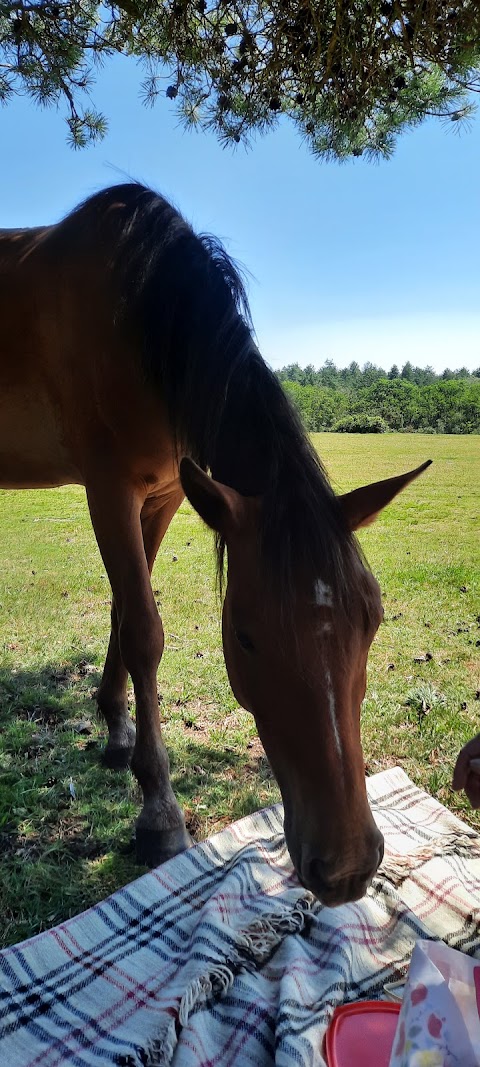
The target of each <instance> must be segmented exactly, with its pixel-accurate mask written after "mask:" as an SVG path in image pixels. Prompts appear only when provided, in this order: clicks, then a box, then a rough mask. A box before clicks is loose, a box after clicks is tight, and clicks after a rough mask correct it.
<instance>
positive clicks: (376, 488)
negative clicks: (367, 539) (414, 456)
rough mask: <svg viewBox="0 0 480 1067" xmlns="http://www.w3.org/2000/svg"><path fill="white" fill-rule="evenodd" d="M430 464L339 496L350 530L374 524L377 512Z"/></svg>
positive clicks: (428, 461) (428, 460) (428, 462)
mask: <svg viewBox="0 0 480 1067" xmlns="http://www.w3.org/2000/svg"><path fill="white" fill-rule="evenodd" d="M431 462H432V460H431V459H427V462H426V463H422V465H421V467H416V468H415V470H413V471H408V473H407V474H399V475H398V476H397V477H396V478H385V480H384V481H382V482H372V484H371V485H362V486H361V488H360V489H354V490H353V491H352V492H351V493H345V494H344V495H343V496H339V497H338V500H339V501H340V505H341V508H342V511H343V514H344V516H345V519H346V522H347V525H348V526H349V528H350V530H358V529H359V527H360V526H369V525H370V523H371V522H374V521H375V519H376V517H377V515H378V514H379V512H380V511H382V509H383V508H384V507H385V506H386V505H387V504H389V503H390V501H391V500H393V498H394V497H395V496H396V495H397V493H400V492H401V490H402V489H405V486H406V485H409V483H410V482H413V480H414V479H415V478H418V476H419V474H422V472H423V471H424V470H426V469H427V467H429V466H430V464H431Z"/></svg>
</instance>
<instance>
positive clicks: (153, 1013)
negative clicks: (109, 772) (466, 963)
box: [0, 768, 480, 1067]
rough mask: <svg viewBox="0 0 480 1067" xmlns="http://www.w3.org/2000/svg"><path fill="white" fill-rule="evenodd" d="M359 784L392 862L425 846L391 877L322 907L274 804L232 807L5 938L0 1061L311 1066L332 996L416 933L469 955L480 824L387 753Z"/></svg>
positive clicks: (395, 968)
mask: <svg viewBox="0 0 480 1067" xmlns="http://www.w3.org/2000/svg"><path fill="white" fill-rule="evenodd" d="M367 786H368V792H369V797H370V802H371V805H372V809H373V812H374V815H375V819H376V821H377V823H378V825H379V826H380V829H381V830H382V832H383V833H384V835H385V841H386V857H387V864H386V869H387V870H388V861H389V858H390V857H392V859H393V860H394V859H395V857H398V856H399V855H401V856H403V857H409V856H412V857H413V856H414V855H415V850H418V849H419V848H423V847H424V846H429V847H430V852H431V853H432V852H435V853H437V854H436V855H435V856H434V857H433V858H431V859H428V860H427V861H426V862H423V863H422V862H420V864H417V865H416V866H415V867H414V869H413V870H411V871H410V872H409V874H408V876H407V877H406V878H405V880H403V881H402V882H401V884H400V885H399V886H398V887H397V888H394V886H393V884H392V881H389V880H388V879H387V878H386V877H385V875H383V874H382V872H380V874H379V875H378V876H377V877H376V879H375V881H374V884H373V886H372V887H371V889H370V890H369V892H368V894H367V896H366V897H364V898H363V900H361V901H359V902H356V903H354V904H349V905H344V906H342V907H341V908H336V909H330V908H324V907H322V906H321V905H319V904H318V902H316V901H314V899H313V898H312V896H311V895H310V894H309V893H307V892H305V890H304V889H303V888H302V887H301V886H300V885H299V883H298V881H297V879H296V876H295V874H294V872H293V869H292V866H291V862H290V859H289V856H288V853H287V850H286V847H285V841H284V837H283V832H282V809H281V807H280V805H277V806H276V807H274V808H269V809H266V810H265V811H262V812H259V813H257V814H255V815H253V816H249V817H247V818H245V819H242V820H241V821H240V822H238V823H235V824H234V825H233V826H231V827H229V828H228V829H227V830H224V831H222V832H221V833H220V834H217V835H216V836H214V837H212V838H210V840H208V841H206V842H204V843H203V844H200V845H197V846H196V847H195V848H193V849H191V850H190V851H189V852H187V853H183V854H182V855H181V856H178V857H176V858H175V859H174V860H171V861H170V862H169V863H167V864H165V865H164V866H162V867H159V868H158V869H157V870H155V871H152V872H151V873H149V874H147V875H144V876H143V877H142V878H140V879H138V880H137V881H136V882H133V883H131V884H130V885H128V886H126V887H125V888H124V889H121V890H119V891H118V892H117V893H114V894H113V896H111V897H109V898H108V899H107V900H104V901H102V902H101V903H100V904H98V905H97V906H96V907H94V908H91V909H90V910H89V911H87V912H84V913H83V914H82V915H79V916H77V917H75V918H73V919H70V920H69V921H68V922H65V923H62V924H61V925H60V926H57V927H55V928H54V929H53V930H50V931H47V932H45V933H42V934H39V935H38V936H37V937H35V938H32V939H30V940H29V941H24V942H22V943H21V944H19V945H16V946H14V947H13V948H8V949H5V950H4V951H3V952H0V1064H1V1065H2V1067H59V1065H63V1064H67V1065H71V1067H94V1065H95V1067H107V1065H115V1067H160V1065H164V1064H169V1063H173V1065H174V1067H230V1065H235V1067H247V1065H255V1067H268V1065H270V1064H273V1063H276V1064H280V1065H281V1067H287V1065H292V1064H299V1065H302V1067H307V1065H308V1067H321V1065H323V1064H324V1060H323V1057H322V1041H323V1035H324V1032H325V1028H326V1026H327V1024H328V1021H329V1019H330V1017H331V1015H332V1012H333V1010H334V1008H335V1007H336V1006H337V1005H338V1004H340V1003H342V1002H343V1001H348V1000H356V999H359V998H371V997H374V998H375V997H378V996H382V994H383V986H384V983H385V982H387V981H392V980H395V979H397V978H399V977H401V976H402V975H403V974H404V973H405V971H406V968H407V966H408V962H409V959H410V955H411V952H412V948H413V945H414V942H415V940H416V939H417V938H419V937H430V938H431V937H433V938H436V937H441V938H443V939H444V940H445V941H446V942H447V943H448V944H450V945H452V946H454V947H456V948H460V949H462V950H463V951H465V952H468V953H469V954H472V955H476V954H479V955H480V929H479V925H478V916H479V915H480V911H479V909H480V856H479V855H478V846H479V838H478V837H477V836H476V835H475V834H473V832H472V831H471V830H470V829H469V828H468V827H466V826H465V825H464V824H463V823H461V822H460V820H458V819H457V818H456V817H455V816H454V815H452V814H451V813H450V812H448V811H447V810H446V809H445V808H444V807H442V805H441V804H439V803H438V802H437V801H436V800H434V799H433V798H432V797H429V796H428V795H427V794H426V793H424V792H422V791H421V790H419V789H417V788H416V787H415V786H414V785H413V783H412V782H411V781H410V780H409V779H408V778H407V776H406V775H405V774H404V772H403V771H402V770H400V769H399V768H394V769H392V770H389V771H384V772H382V773H381V774H377V775H375V776H374V777H373V778H370V779H368V782H367ZM452 835H455V836H457V837H458V838H461V840H462V841H463V847H462V848H460V847H459V848H458V849H456V848H455V847H453V848H452V847H450V850H449V851H448V853H447V850H446V848H445V847H444V843H445V842H447V840H448V841H449V842H450V844H451V841H452ZM465 835H467V838H468V839H469V840H470V841H471V842H472V851H471V853H470V852H469V849H468V841H467V847H465V840H466V837H465ZM432 845H433V846H434V847H433V848H432ZM412 862H413V861H412Z"/></svg>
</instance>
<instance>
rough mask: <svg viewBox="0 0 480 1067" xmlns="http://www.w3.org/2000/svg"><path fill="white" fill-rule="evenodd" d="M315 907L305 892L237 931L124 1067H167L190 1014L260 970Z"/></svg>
mask: <svg viewBox="0 0 480 1067" xmlns="http://www.w3.org/2000/svg"><path fill="white" fill-rule="evenodd" d="M315 906H317V907H318V906H319V905H318V902H317V901H316V900H315V898H314V896H313V895H312V894H311V893H306V894H305V895H304V896H302V897H300V898H299V899H298V900H297V901H296V903H295V905H294V907H293V908H291V909H289V908H283V909H282V910H281V911H279V912H278V913H275V914H274V915H265V916H263V917H262V918H261V919H255V921H254V922H253V923H251V924H250V926H247V927H246V929H245V930H241V931H239V932H238V933H237V934H236V936H235V945H234V946H233V947H232V951H231V952H230V955H229V958H228V960H227V961H226V963H212V965H211V966H210V967H209V970H208V972H207V973H206V974H202V975H201V976H200V977H199V978H195V979H194V980H193V982H191V983H190V985H189V986H187V989H186V990H185V992H184V994H183V996H182V998H181V1000H180V1004H179V1006H178V1011H177V1013H176V1014H175V1016H173V1017H172V1018H171V1019H170V1020H169V1022H168V1023H167V1025H166V1027H165V1030H164V1031H163V1033H162V1035H161V1036H159V1037H158V1038H155V1039H154V1040H153V1041H150V1042H149V1044H148V1045H147V1046H146V1047H145V1048H143V1049H141V1050H140V1049H139V1052H138V1056H136V1057H130V1058H129V1060H128V1064H126V1065H125V1067H169V1064H171V1062H172V1059H173V1056H174V1053H175V1049H176V1047H177V1044H178V1039H179V1036H180V1032H181V1030H182V1028H183V1027H184V1026H186V1025H187V1023H188V1020H189V1017H190V1015H191V1014H192V1012H193V1011H195V1010H197V1009H198V1008H200V1007H202V1006H203V1005H204V1004H205V1003H206V1002H207V1001H208V1000H216V999H218V998H219V997H223V996H224V995H225V993H227V992H228V990H229V989H230V986H231V985H232V983H233V981H234V978H235V975H236V974H238V973H239V972H241V971H253V970H256V969H257V968H260V967H261V966H262V965H263V964H264V963H265V962H266V961H267V959H269V958H270V956H271V954H272V952H273V951H274V950H275V949H276V948H277V947H278V945H280V944H281V942H282V941H283V939H284V938H285V937H286V936H287V935H288V934H299V933H301V932H302V931H303V930H304V929H305V926H306V924H307V922H308V920H309V917H310V916H311V915H312V912H313V908H314V907H315Z"/></svg>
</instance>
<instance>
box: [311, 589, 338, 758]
mask: <svg viewBox="0 0 480 1067" xmlns="http://www.w3.org/2000/svg"><path fill="white" fill-rule="evenodd" d="M314 595H315V604H316V605H317V607H318V608H333V594H332V590H331V586H329V585H327V583H326V582H324V581H323V578H317V580H316V582H315V586H314ZM318 630H319V633H323V634H327V633H330V632H331V630H332V626H331V623H329V622H326V621H324V622H321V623H320V625H319V628H318ZM325 680H326V690H327V707H328V714H329V716H330V722H331V725H332V731H333V739H334V741H335V748H336V749H337V752H338V755H339V758H340V759H341V760H342V759H343V753H342V742H341V739H340V734H339V732H338V723H337V708H336V703H335V693H334V690H333V682H332V675H331V674H330V670H329V668H328V667H325Z"/></svg>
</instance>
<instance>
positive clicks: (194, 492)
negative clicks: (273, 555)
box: [180, 456, 241, 536]
mask: <svg viewBox="0 0 480 1067" xmlns="http://www.w3.org/2000/svg"><path fill="white" fill-rule="evenodd" d="M180 481H181V483H182V488H183V491H184V493H185V496H186V497H187V499H188V500H189V501H190V503H191V505H192V507H193V508H195V511H196V512H197V513H198V515H200V518H201V519H203V521H204V522H206V524H207V526H210V528H211V529H212V530H216V532H217V533H219V534H222V535H223V536H226V534H227V532H228V529H229V527H231V526H232V525H233V524H235V523H236V521H237V520H238V517H239V511H240V499H241V498H240V494H239V493H237V492H236V491H235V489H231V488H230V486H228V485H222V483H221V482H216V481H214V479H213V478H210V477H209V475H208V474H205V471H203V470H202V468H201V467H199V466H197V464H196V463H194V462H193V459H189V458H188V457H187V456H184V457H183V459H182V460H181V461H180Z"/></svg>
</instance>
